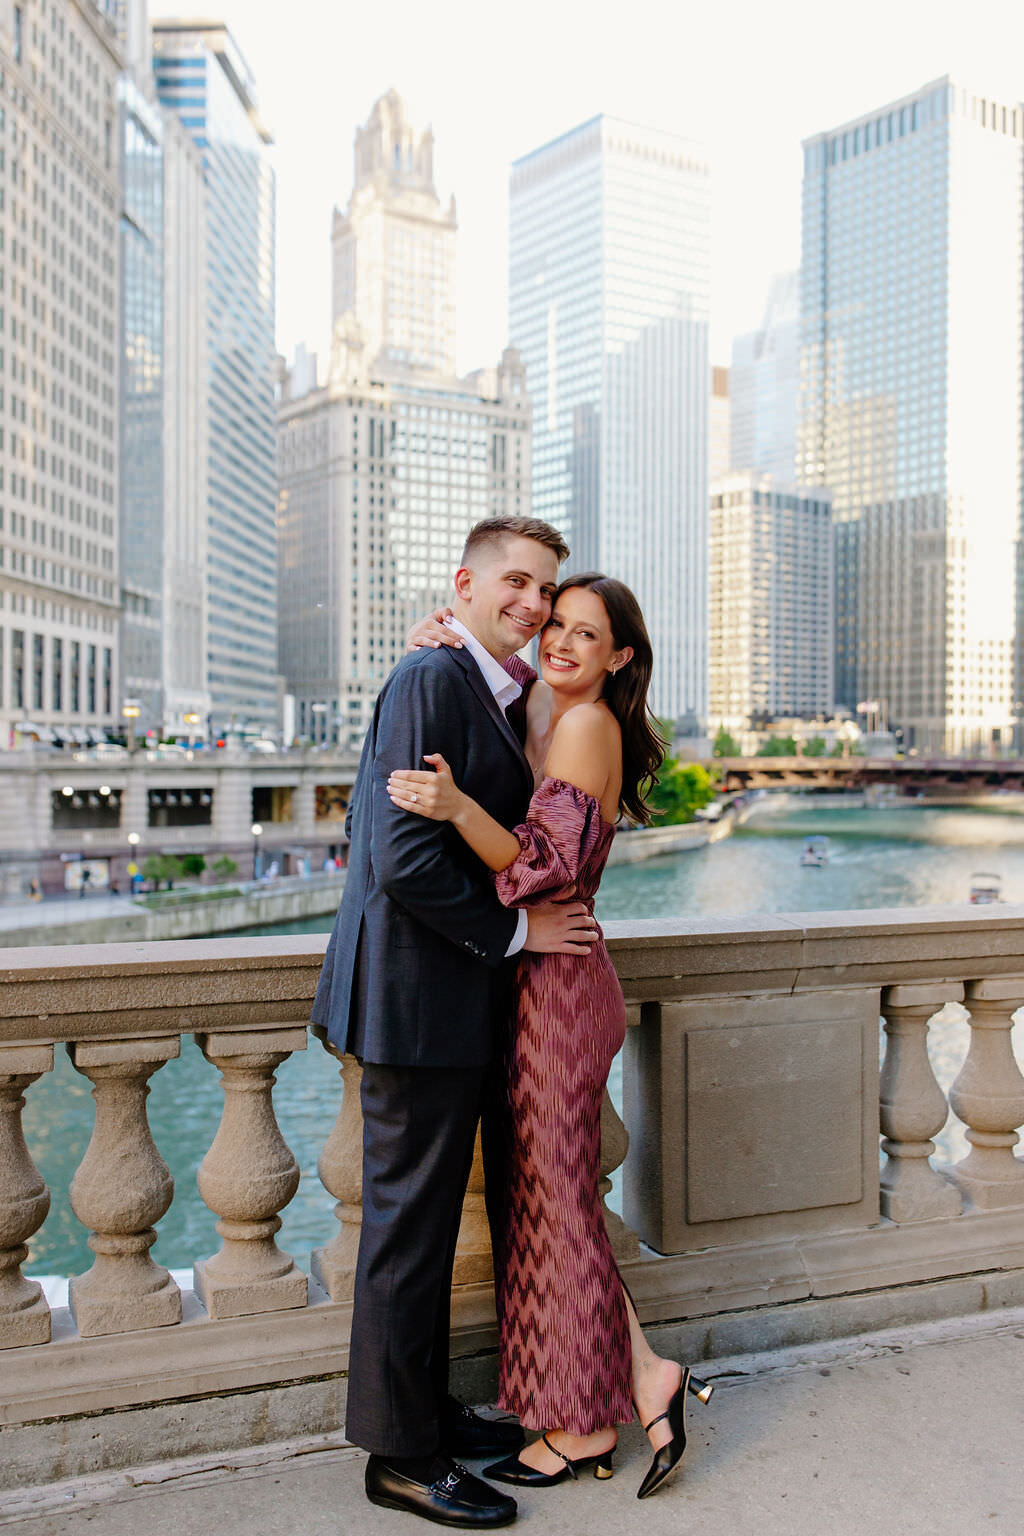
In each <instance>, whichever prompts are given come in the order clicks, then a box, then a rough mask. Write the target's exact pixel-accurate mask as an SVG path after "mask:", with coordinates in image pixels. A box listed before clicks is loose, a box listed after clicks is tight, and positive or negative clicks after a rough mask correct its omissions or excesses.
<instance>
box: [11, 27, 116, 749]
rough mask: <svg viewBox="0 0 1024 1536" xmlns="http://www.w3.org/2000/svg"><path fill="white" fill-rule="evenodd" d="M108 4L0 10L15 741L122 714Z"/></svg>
mask: <svg viewBox="0 0 1024 1536" xmlns="http://www.w3.org/2000/svg"><path fill="white" fill-rule="evenodd" d="M120 67H121V58H120V53H119V50H118V47H117V41H116V37H115V34H114V31H113V28H112V27H111V25H110V23H109V21H108V20H107V19H106V17H105V16H104V15H103V14H102V13H101V12H100V11H99V10H98V9H97V7H96V6H95V5H93V4H92V3H91V0H49V3H47V4H45V5H44V4H42V3H41V0H25V3H23V4H19V5H10V4H7V5H3V6H0V272H2V279H0V281H2V292H0V349H2V351H3V354H4V366H3V386H2V388H0V422H2V426H0V738H2V740H3V742H4V744H5V745H6V744H7V743H8V742H9V741H13V740H15V739H17V737H18V735H19V732H18V729H17V728H18V727H19V726H21V725H22V724H23V723H31V724H32V725H34V726H36V727H38V730H37V732H36V733H35V734H37V735H39V736H40V737H41V738H42V739H44V740H49V739H51V737H52V736H54V735H56V736H57V737H58V738H59V739H62V740H63V739H74V740H80V741H88V740H90V739H101V738H102V737H104V736H105V735H106V732H107V730H108V729H109V728H110V727H111V726H112V725H113V724H114V721H115V719H116V713H117V698H118V617H119V611H120V594H119V583H118V529H117V519H118V439H117V416H118V391H119V360H118V326H117V315H118V306H119V302H120V292H119V284H120V277H119V272H120V259H119V250H118V239H119V234H118V212H119V202H120V194H119V187H118V177H119V161H120V156H119V144H118V132H117V111H118V107H117V81H118V73H119V70H120Z"/></svg>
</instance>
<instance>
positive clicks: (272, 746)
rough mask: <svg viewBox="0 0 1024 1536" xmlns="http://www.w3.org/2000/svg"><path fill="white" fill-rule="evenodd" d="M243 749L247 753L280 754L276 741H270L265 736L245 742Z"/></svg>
mask: <svg viewBox="0 0 1024 1536" xmlns="http://www.w3.org/2000/svg"><path fill="white" fill-rule="evenodd" d="M245 749H246V751H247V752H265V753H270V752H280V750H281V748H280V747H279V746H278V744H277V742H276V741H271V740H270V739H269V738H268V737H266V736H257V737H256V739H255V741H247V742H246V744H245Z"/></svg>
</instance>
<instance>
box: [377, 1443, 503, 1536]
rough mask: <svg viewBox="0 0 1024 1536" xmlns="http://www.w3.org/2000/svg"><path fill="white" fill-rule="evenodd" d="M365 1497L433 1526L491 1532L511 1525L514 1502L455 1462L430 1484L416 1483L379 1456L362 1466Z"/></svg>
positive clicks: (385, 1507)
mask: <svg viewBox="0 0 1024 1536" xmlns="http://www.w3.org/2000/svg"><path fill="white" fill-rule="evenodd" d="M366 1497H367V1498H368V1499H369V1501H370V1503H371V1504H380V1505H382V1507H383V1508H384V1509H404V1510H406V1511H407V1512H408V1513H409V1514H410V1515H419V1516H420V1517H421V1518H422V1519H424V1520H433V1521H434V1523H435V1525H453V1526H459V1527H461V1529H462V1530H467V1531H473V1530H495V1529H496V1528H497V1527H498V1526H501V1525H511V1524H512V1521H513V1520H514V1519H515V1518H516V1501H515V1499H510V1498H507V1497H506V1495H505V1494H503V1493H499V1492H498V1490H497V1489H496V1488H492V1487H491V1486H490V1485H489V1484H488V1483H485V1482H484V1481H483V1479H482V1478H479V1477H474V1476H473V1474H472V1472H467V1471H466V1468H465V1467H460V1466H459V1465H458V1463H457V1462H454V1461H453V1462H451V1463H449V1470H448V1472H447V1473H446V1474H445V1475H444V1476H442V1477H439V1478H437V1479H436V1481H434V1482H432V1483H417V1482H416V1481H415V1480H414V1479H413V1478H411V1477H406V1476H405V1475H404V1473H402V1472H396V1471H395V1470H394V1469H393V1468H392V1467H389V1466H388V1464H387V1461H386V1459H385V1458H384V1457H383V1456H371V1457H370V1459H369V1461H368V1462H367V1463H366Z"/></svg>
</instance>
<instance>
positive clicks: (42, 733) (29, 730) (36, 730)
mask: <svg viewBox="0 0 1024 1536" xmlns="http://www.w3.org/2000/svg"><path fill="white" fill-rule="evenodd" d="M14 729H15V730H16V731H18V732H19V733H20V735H22V736H34V737H35V738H36V740H37V741H45V742H47V743H49V742H52V741H53V731H52V730H51V729H50V727H49V726H48V725H37V724H36V722H35V721H34V720H19V721H18V722H17V723H16V724H15V726H14Z"/></svg>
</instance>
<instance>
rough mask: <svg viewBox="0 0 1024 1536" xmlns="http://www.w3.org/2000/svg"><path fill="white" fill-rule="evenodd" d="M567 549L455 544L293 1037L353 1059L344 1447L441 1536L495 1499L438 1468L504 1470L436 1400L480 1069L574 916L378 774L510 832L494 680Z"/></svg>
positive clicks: (369, 759) (502, 1513) (383, 700)
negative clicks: (448, 578)
mask: <svg viewBox="0 0 1024 1536" xmlns="http://www.w3.org/2000/svg"><path fill="white" fill-rule="evenodd" d="M567 554H568V549H567V548H566V545H565V543H564V541H563V539H562V538H561V535H560V534H558V533H557V532H556V531H555V530H554V529H553V528H551V527H549V525H548V524H546V523H542V522H540V521H539V520H537V519H534V518H494V519H489V520H487V521H485V522H483V523H478V524H477V526H476V527H475V528H474V529H473V530H472V531H471V533H470V535H469V538H468V540H467V543H466V547H465V550H464V552H463V557H462V565H461V566H460V567H459V570H458V571H457V572H456V575H455V598H454V603H453V609H454V615H455V617H454V621H453V624H454V627H455V628H456V630H457V632H458V633H459V635H460V636H461V637H462V639H463V642H464V644H463V648H462V649H450V648H447V647H442V648H440V649H422V650H418V651H415V652H414V653H413V654H412V655H409V656H406V657H405V658H404V659H403V660H402V661H401V662H400V663H399V664H398V666H397V667H396V668H395V670H394V671H393V672H392V674H391V676H390V677H389V678H388V680H387V682H386V683H385V685H384V688H383V690H382V692H381V695H380V697H379V699H378V701H377V707H376V710H375V712H374V717H373V723H372V725H371V727H370V730H369V732H368V734H367V738H366V742H365V744H364V747H363V754H362V760H361V762H360V765H359V773H358V776H357V778H356V783H355V787H354V790H353V794H352V808H351V812H350V815H351V845H350V851H349V862H348V878H347V881H346V885H345V891H344V894H343V896H342V901H341V906H340V908H339V911H338V917H337V920H336V922H335V925H334V932H333V933H332V935H331V941H330V944H329V946H328V949H327V956H326V959H325V961H324V969H323V974H322V976H321V978H320V985H319V987H318V989H317V995H316V1001H315V1003H314V1006H313V1019H314V1021H315V1022H316V1023H319V1024H323V1025H325V1026H326V1028H327V1032H328V1035H329V1037H330V1039H331V1041H332V1042H333V1043H334V1044H335V1045H336V1046H337V1047H338V1048H339V1049H342V1050H345V1051H348V1052H351V1053H352V1054H354V1055H356V1056H358V1057H359V1058H360V1059H361V1060H362V1062H363V1086H362V1104H363V1122H364V1139H363V1224H362V1233H361V1237H360V1244H359V1259H358V1264H357V1270H356V1287H355V1301H354V1306H353V1315H352V1345H351V1352H350V1362H349V1395H348V1417H347V1425H346V1430H347V1433H348V1436H349V1438H350V1439H352V1440H354V1441H355V1442H356V1444H357V1445H362V1446H363V1447H364V1448H365V1449H366V1450H368V1451H369V1452H370V1453H371V1454H370V1458H369V1461H368V1463H367V1468H366V1491H367V1496H368V1497H369V1498H370V1500H371V1501H372V1502H373V1503H375V1504H384V1505H386V1506H388V1507H390V1508H396V1509H405V1510H409V1511H411V1512H413V1513H415V1514H419V1515H422V1516H424V1517H425V1518H426V1519H429V1520H435V1521H438V1522H439V1523H441V1524H445V1525H455V1526H464V1527H471V1528H476V1527H491V1526H499V1525H506V1524H508V1523H509V1522H510V1521H511V1520H513V1519H514V1518H515V1515H516V1506H515V1502H514V1500H512V1499H510V1498H507V1497H506V1496H505V1495H503V1494H500V1493H499V1492H498V1491H497V1490H496V1489H494V1488H492V1487H491V1486H490V1485H489V1484H488V1483H485V1482H483V1481H482V1480H481V1479H480V1478H477V1477H474V1476H472V1475H471V1474H470V1473H468V1472H466V1470H465V1469H464V1468H463V1467H460V1466H459V1465H458V1464H457V1463H456V1462H455V1461H454V1460H453V1459H452V1454H453V1453H455V1454H462V1455H490V1454H492V1453H497V1454H502V1453H506V1454H507V1453H508V1451H509V1450H511V1449H515V1448H518V1446H519V1445H520V1444H521V1443H522V1438H523V1437H522V1432H521V1430H520V1429H519V1428H518V1427H517V1426H515V1425H513V1424H511V1423H508V1422H505V1423H495V1422H493V1421H487V1420H485V1419H482V1418H479V1417H478V1416H477V1415H475V1414H472V1413H471V1412H470V1411H469V1410H468V1409H466V1408H464V1407H463V1406H462V1405H461V1404H459V1403H457V1402H456V1401H455V1400H454V1399H453V1398H451V1397H450V1396H449V1394H448V1343H449V1339H448V1336H449V1311H450V1304H451V1279H452V1266H453V1263H454V1258H455V1242H456V1238H457V1236H458V1230H459V1219H460V1216H461V1212H462V1202H463V1197H464V1195H465V1190H466V1183H467V1180H468V1178H469V1170H470V1166H471V1163H472V1157H473V1143H474V1140H475V1136H476V1127H477V1122H478V1120H479V1117H480V1112H481V1107H482V1104H483V1099H484V1094H485V1079H486V1074H487V1066H488V1062H489V1060H490V1058H491V1056H492V1049H493V1045H494V1034H495V1028H496V1023H497V1018H498V1014H499V1011H500V999H501V987H502V985H503V983H504V984H507V981H508V977H507V974H506V975H505V976H504V977H503V975H502V973H503V971H507V968H506V967H505V966H504V961H505V960H506V959H507V958H508V957H509V956H510V955H512V954H515V953H516V952H517V951H518V949H520V948H526V949H530V950H533V951H539V952H557V953H568V954H579V953H586V951H587V948H588V947H589V944H588V941H589V940H590V939H591V938H592V937H593V926H594V925H593V919H592V918H591V917H590V915H589V913H588V912H587V910H586V908H585V907H584V906H583V904H582V902H572V903H566V904H562V905H559V904H556V903H548V904H546V905H543V906H538V907H534V908H531V910H530V912H529V914H527V913H526V912H518V913H517V912H514V911H509V910H507V909H506V908H504V907H502V906H501V904H500V903H499V902H498V899H497V897H496V896H495V893H494V885H493V880H492V877H491V876H490V874H489V873H488V871H487V870H486V869H485V868H484V866H483V865H482V864H481V863H480V861H479V860H478V859H477V858H476V856H475V855H474V854H472V853H471V852H470V850H469V849H468V848H467V847H466V845H465V844H464V843H463V842H462V839H461V838H459V837H458V835H457V834H456V833H455V832H454V830H453V829H452V828H451V827H449V826H448V825H447V824H446V823H444V822H435V821H431V820H429V819H427V818H425V817H420V816H410V815H408V814H406V813H405V812H403V811H400V810H398V809H397V808H396V807H395V806H394V805H392V803H391V801H390V799H389V797H388V794H387V791H386V784H387V779H388V775H389V774H390V773H391V771H392V770H393V769H396V768H409V767H418V766H420V765H421V764H422V761H423V757H424V755H425V754H426V753H428V752H440V753H442V754H443V756H444V758H445V759H446V761H447V762H448V763H449V764H450V765H451V767H452V771H453V773H454V775H455V778H456V781H457V782H458V783H459V785H460V786H461V787H462V788H463V789H465V790H466V791H467V793H469V794H470V795H472V796H473V798H474V799H475V800H477V801H478V802H479V803H480V804H481V805H482V806H483V807H484V808H485V809H486V810H487V811H489V812H490V814H491V815H492V816H493V817H495V819H496V820H498V821H501V822H502V823H504V825H506V826H509V827H511V826H514V825H515V823H516V822H518V821H521V820H522V819H523V818H524V815H525V812H526V809H527V806H528V803H529V799H530V796H531V794H532V792H533V773H532V770H531V768H530V765H529V763H528V762H527V760H526V757H525V755H524V753H523V749H522V745H521V743H520V741H519V739H518V737H517V736H516V734H515V732H514V731H513V729H512V727H511V726H510V725H509V723H508V721H507V719H506V718H505V714H504V709H505V707H506V706H507V705H508V704H509V703H511V702H512V701H513V700H514V699H515V698H516V697H517V696H518V695H519V692H520V690H519V688H518V686H517V685H516V684H515V683H513V682H512V680H511V678H510V677H509V676H508V674H507V673H506V672H504V670H503V668H502V665H501V663H502V662H504V661H507V660H508V658H509V657H510V656H512V655H513V654H514V653H515V652H516V651H518V650H520V649H521V648H522V647H523V646H524V645H525V644H526V643H527V642H528V641H529V640H531V639H532V638H533V636H534V635H535V634H536V633H537V632H538V630H539V629H540V628H541V626H542V625H543V624H544V623H545V622H546V621H547V619H548V617H549V615H550V612H551V603H552V599H553V596H554V592H555V588H556V585H557V582H558V567H559V563H560V562H561V561H562V560H564V559H565V558H566V556H567Z"/></svg>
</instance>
